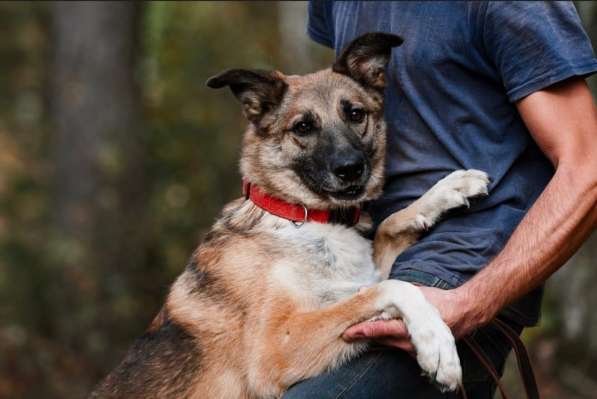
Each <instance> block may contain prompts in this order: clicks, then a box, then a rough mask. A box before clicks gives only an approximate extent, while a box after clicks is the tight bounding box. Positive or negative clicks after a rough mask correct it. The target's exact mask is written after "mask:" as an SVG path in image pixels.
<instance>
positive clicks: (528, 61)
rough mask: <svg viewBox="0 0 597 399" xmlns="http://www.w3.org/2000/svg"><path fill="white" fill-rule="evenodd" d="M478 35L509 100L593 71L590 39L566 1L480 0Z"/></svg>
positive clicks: (596, 69) (594, 66)
mask: <svg viewBox="0 0 597 399" xmlns="http://www.w3.org/2000/svg"><path fill="white" fill-rule="evenodd" d="M485 5H486V7H485V15H484V20H483V29H482V39H483V44H484V48H485V51H486V54H487V55H488V57H489V58H490V59H491V61H492V62H493V63H494V64H495V67H496V68H497V71H498V74H499V75H500V77H501V79H502V81H503V84H504V87H505V88H506V91H507V94H508V97H509V99H510V101H512V102H515V101H517V100H520V99H521V98H523V97H525V96H527V95H529V94H531V93H533V92H535V91H538V90H541V89H543V88H546V87H548V86H550V85H552V84H554V83H558V82H561V81H563V80H565V79H568V78H571V77H573V76H587V75H590V74H592V73H594V72H595V71H597V61H596V60H595V55H594V53H593V48H592V46H591V42H590V40H589V38H588V36H587V34H586V33H585V31H584V30H583V27H582V24H581V21H580V18H579V16H578V13H577V12H576V9H575V8H574V5H573V4H572V2H562V1H549V2H547V1H546V2H543V1H529V2H527V1H513V2H501V1H496V2H488V3H486V4H485Z"/></svg>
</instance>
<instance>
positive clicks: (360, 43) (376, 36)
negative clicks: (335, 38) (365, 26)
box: [332, 32, 403, 91]
mask: <svg viewBox="0 0 597 399" xmlns="http://www.w3.org/2000/svg"><path fill="white" fill-rule="evenodd" d="M402 42H403V40H402V38H401V37H400V36H397V35H394V34H391V33H383V32H374V33H366V34H364V35H361V36H359V37H357V38H356V39H354V40H353V41H352V42H350V44H349V45H348V46H346V48H345V49H344V50H343V51H342V53H341V54H340V55H339V56H338V59H337V60H336V62H335V63H334V65H332V70H333V71H334V72H337V73H341V74H343V75H346V76H349V77H351V78H352V79H354V80H356V81H357V82H359V83H361V84H362V85H364V86H365V87H369V88H373V89H375V90H379V91H383V89H384V87H385V84H386V79H385V74H386V67H387V65H388V62H390V57H391V55H392V48H394V47H398V46H400V45H401V44H402Z"/></svg>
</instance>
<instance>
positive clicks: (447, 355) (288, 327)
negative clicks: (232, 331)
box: [249, 280, 461, 396]
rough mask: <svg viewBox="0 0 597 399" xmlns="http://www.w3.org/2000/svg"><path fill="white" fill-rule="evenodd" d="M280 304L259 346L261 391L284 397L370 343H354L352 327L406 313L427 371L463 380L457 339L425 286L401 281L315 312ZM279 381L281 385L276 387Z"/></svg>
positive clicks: (447, 380) (449, 383)
mask: <svg viewBox="0 0 597 399" xmlns="http://www.w3.org/2000/svg"><path fill="white" fill-rule="evenodd" d="M291 306H293V305H291V304H288V305H286V306H285V305H282V304H280V303H278V304H275V305H274V306H272V307H271V308H270V310H273V309H274V308H275V309H276V310H275V311H276V312H277V314H274V312H272V313H271V315H270V316H268V318H269V319H268V320H267V321H266V324H265V325H264V326H265V328H264V335H263V336H260V337H258V339H257V342H258V343H257V344H255V345H254V346H253V350H254V352H253V353H254V356H252V358H253V359H254V362H253V364H252V367H250V369H251V371H252V373H250V375H249V376H250V378H249V380H250V381H251V382H252V385H253V390H254V391H255V392H257V393H258V396H259V395H264V394H265V395H264V396H267V395H272V396H275V395H278V394H279V393H280V392H282V391H283V390H285V389H286V388H288V386H290V385H291V384H293V383H295V382H298V381H300V380H303V379H306V378H309V377H313V376H315V375H318V374H320V373H322V372H324V371H326V370H328V369H330V368H334V367H336V366H338V365H339V364H341V363H342V362H343V361H346V360H347V359H349V358H351V357H354V356H355V355H356V354H358V353H359V352H360V351H362V350H364V349H365V348H366V346H365V344H364V343H362V342H361V343H356V344H348V343H346V342H344V341H343V340H342V337H341V336H342V333H343V332H344V331H345V330H346V329H347V328H348V327H350V326H351V325H353V324H356V323H358V322H361V321H364V320H367V319H370V318H372V317H374V316H376V315H378V314H381V313H386V314H387V315H389V316H390V317H402V318H403V319H404V321H405V323H406V325H407V327H408V330H409V332H410V334H411V337H412V342H413V344H414V346H415V348H416V349H417V360H418V362H419V364H420V366H421V368H422V369H423V371H424V372H425V373H426V374H428V375H430V376H431V377H432V378H433V379H434V380H435V381H437V382H438V383H440V384H441V385H442V386H444V387H446V388H448V389H452V390H453V389H455V388H456V387H457V386H458V384H459V383H460V380H461V369H460V362H459V360H458V354H457V352H456V346H455V343H454V338H453V337H452V334H451V333H450V330H449V328H448V327H447V326H446V325H445V324H444V323H443V321H442V320H441V318H440V316H439V313H438V312H437V310H436V309H435V308H434V307H433V306H432V305H430V304H429V303H428V302H427V301H426V300H425V298H424V297H423V294H422V293H421V292H420V290H419V289H418V288H416V287H414V286H413V285H411V284H409V283H406V282H402V281H396V280H387V281H383V282H381V283H380V284H378V285H376V286H374V287H370V288H367V289H364V290H362V291H361V292H359V293H358V294H355V295H354V296H353V297H351V298H348V299H346V300H343V301H341V302H338V303H336V304H334V305H332V306H329V307H327V308H323V309H319V310H316V311H311V312H300V311H297V310H293V309H292V308H291ZM271 384H275V385H271Z"/></svg>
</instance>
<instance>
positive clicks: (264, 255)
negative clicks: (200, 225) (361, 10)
mask: <svg viewBox="0 0 597 399" xmlns="http://www.w3.org/2000/svg"><path fill="white" fill-rule="evenodd" d="M401 42H402V40H401V39H400V38H399V37H397V36H394V35H389V34H382V33H371V34H366V35H364V36H361V37H359V38H358V39H356V40H355V41H353V42H352V43H351V44H350V45H349V46H348V47H347V48H346V50H345V51H344V52H343V53H342V55H341V56H340V57H339V58H338V59H337V61H336V62H335V63H334V65H333V66H332V68H330V69H326V70H323V71H320V72H316V73H313V74H309V75H305V76H285V75H283V74H282V73H280V72H277V71H276V72H263V71H249V70H238V69H235V70H228V71H226V72H223V73H222V74H220V75H218V76H215V77H213V78H211V79H210V80H209V81H208V82H207V84H208V86H210V87H213V88H220V87H225V86H228V87H230V89H231V90H232V92H233V93H234V95H235V96H236V97H237V98H238V99H239V100H240V102H241V103H242V108H243V111H244V114H245V115H246V117H247V118H248V120H249V122H250V123H249V126H248V129H247V131H246V133H245V137H244V146H243V151H242V158H241V162H240V165H241V171H242V175H243V177H244V178H245V179H246V180H247V181H249V182H251V183H252V184H253V185H255V186H258V187H260V189H261V190H262V191H264V192H266V193H267V194H269V195H270V196H272V197H276V198H278V199H281V200H283V201H285V202H288V203H292V204H301V205H302V206H304V207H305V209H317V210H322V209H323V210H325V209H346V208H350V207H355V206H359V205H360V204H362V203H363V202H364V201H367V200H371V199H373V198H375V197H376V196H378V195H379V194H380V192H381V189H382V183H383V168H384V152H385V134H386V132H385V124H384V119H383V89H384V82H385V79H384V74H385V68H386V65H387V63H388V60H389V58H390V54H391V51H392V48H393V47H396V46H398V45H400V44H401ZM487 183H488V180H487V176H486V175H485V173H483V172H479V171H475V170H469V171H456V172H453V173H452V174H450V175H448V176H447V177H446V178H444V179H443V180H441V181H440V182H438V183H437V184H436V185H435V186H434V187H432V188H431V190H430V191H428V192H427V193H426V194H425V195H424V196H422V197H421V198H420V199H418V200H417V201H415V202H414V203H413V204H412V205H410V206H409V207H407V208H406V209H404V210H402V211H400V212H397V213H395V214H393V215H392V216H390V217H389V218H388V219H386V220H385V221H384V222H383V223H382V224H381V226H380V228H379V229H378V231H377V233H376V237H375V240H374V245H373V246H372V244H371V241H369V240H367V239H366V238H364V237H363V236H362V235H361V234H359V230H358V229H357V228H351V227H347V226H346V225H344V224H340V223H336V224H334V223H328V224H324V223H316V222H305V223H303V224H296V223H291V222H290V221H288V220H286V219H284V218H281V217H278V216H274V215H273V214H271V213H268V212H266V211H264V210H263V209H261V208H260V207H258V206H256V205H255V203H253V202H252V201H251V200H250V199H245V198H241V199H238V200H236V201H233V202H232V203H230V204H228V205H227V206H226V207H225V208H224V210H223V214H222V216H221V218H220V219H219V220H218V221H217V222H216V224H215V225H214V227H213V229H212V230H211V232H210V233H209V234H207V236H206V237H205V239H204V241H203V243H202V244H201V245H200V246H199V248H198V249H197V250H196V252H195V254H194V255H193V257H192V259H191V262H190V263H189V265H188V266H187V267H186V269H185V271H184V272H183V273H182V275H180V277H178V279H177V280H176V282H175V283H174V284H173V286H172V288H171V290H170V293H169V295H168V298H167V301H166V304H165V305H164V307H163V309H162V311H161V312H160V314H159V315H158V317H156V319H155V320H154V322H153V323H152V325H151V326H150V328H149V329H148V331H147V332H146V333H145V335H143V336H142V337H141V338H140V339H139V340H137V341H136V343H135V344H134V345H133V347H132V348H131V349H130V351H129V353H128V354H127V356H126V358H125V359H124V360H123V361H122V363H121V364H120V365H119V366H118V367H117V368H116V369H115V370H114V371H113V372H112V373H111V374H110V375H109V376H108V377H107V378H106V379H105V381H104V382H103V383H101V384H100V386H99V387H98V388H97V390H96V391H95V392H94V393H93V394H92V395H91V397H92V398H196V399H205V398H210V399H211V398H225V399H228V398H276V397H280V396H281V395H282V393H283V392H284V391H285V390H286V389H287V388H288V387H289V386H290V385H292V384H294V383H296V382H298V381H300V380H303V379H306V378H309V377H313V376H315V375H318V374H320V373H322V372H324V371H326V370H329V369H332V368H334V367H336V366H338V365H340V364H341V363H342V362H345V361H347V360H348V359H350V358H352V357H354V356H357V355H358V354H359V353H361V352H363V351H364V350H365V349H366V348H367V343H365V342H357V343H346V342H344V341H343V340H342V338H341V336H342V333H343V332H344V331H345V330H346V329H347V328H348V327H350V326H351V325H353V324H355V323H358V322H361V321H364V320H368V319H372V318H376V317H384V318H391V317H401V318H402V319H404V321H405V323H406V325H407V327H408V330H409V333H410V335H411V337H412V341H413V343H414V345H415V347H416V350H417V360H418V362H419V364H420V366H421V368H422V370H423V371H424V372H425V373H426V374H428V375H430V376H431V377H432V378H433V379H434V380H435V381H437V382H438V383H439V384H441V385H443V386H444V387H445V388H447V389H455V388H456V387H457V386H458V384H459V383H460V379H461V368H460V363H459V359H458V355H457V352H456V348H455V344H454V339H453V337H452V335H451V333H450V330H449V329H448V327H447V326H446V325H445V324H444V323H443V322H442V320H441V318H440V316H439V313H438V312H437V310H436V309H435V308H434V307H433V306H432V305H430V304H429V303H428V302H427V301H426V300H425V298H424V297H423V295H422V294H421V292H420V291H419V289H418V288H416V287H414V286H413V285H411V284H409V283H406V282H401V281H394V280H386V278H387V276H388V273H389V268H390V266H391V264H392V262H393V259H394V258H395V257H396V256H397V255H398V254H399V253H400V252H401V251H402V250H403V249H405V248H406V247H407V246H408V245H410V244H412V243H413V242H414V241H415V240H416V239H417V237H418V235H419V233H420V232H422V231H424V230H425V229H427V228H429V227H430V226H432V225H433V224H434V223H435V222H436V221H437V220H438V218H439V217H440V215H441V214H442V213H443V212H445V211H446V210H448V209H451V208H455V207H459V206H462V205H465V204H467V198H469V197H473V196H476V195H480V194H485V193H486V192H487V191H486V187H487Z"/></svg>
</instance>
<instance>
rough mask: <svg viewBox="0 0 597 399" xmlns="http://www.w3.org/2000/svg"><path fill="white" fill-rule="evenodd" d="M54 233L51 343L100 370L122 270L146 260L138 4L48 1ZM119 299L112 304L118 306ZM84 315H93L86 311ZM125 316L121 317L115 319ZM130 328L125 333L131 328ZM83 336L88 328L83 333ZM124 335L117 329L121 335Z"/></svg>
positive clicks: (123, 283) (123, 281)
mask: <svg viewBox="0 0 597 399" xmlns="http://www.w3.org/2000/svg"><path fill="white" fill-rule="evenodd" d="M50 7H51V18H52V24H53V41H54V43H53V44H54V45H53V46H52V49H53V53H52V71H51V79H52V81H51V94H50V99H49V103H50V106H51V113H52V117H53V120H54V123H55V126H54V127H55V134H54V137H53V140H52V142H51V145H52V147H53V148H52V151H53V152H52V153H53V161H54V162H53V164H54V165H55V170H54V175H53V183H52V187H51V188H52V190H53V193H54V195H53V198H54V199H55V202H54V203H53V206H52V220H51V223H52V227H53V229H54V231H55V233H56V234H55V236H56V237H59V238H58V239H56V240H55V241H53V242H51V243H49V247H50V253H51V254H53V262H54V264H55V265H56V279H55V281H54V290H55V293H54V294H55V296H56V298H57V301H56V302H57V303H58V305H57V307H56V309H54V314H53V315H52V316H51V325H52V328H53V330H54V331H53V333H54V334H55V335H56V337H57V339H60V340H61V341H63V342H64V344H65V345H67V346H70V347H71V348H72V349H74V350H75V351H82V353H84V354H85V355H86V357H87V358H91V359H99V360H98V363H99V364H97V365H96V366H97V367H99V368H101V367H102V366H101V363H102V359H104V358H105V356H106V355H105V353H106V349H107V348H106V347H107V346H109V343H108V338H107V336H108V335H107V334H106V333H107V331H108V329H109V328H110V329H111V334H110V335H111V336H112V337H115V336H118V327H116V330H117V331H116V334H115V331H114V328H115V327H114V326H120V325H125V324H127V323H122V322H121V323H115V322H110V319H111V318H112V317H114V319H118V318H119V317H118V313H119V312H120V316H122V315H123V314H124V315H125V316H126V313H127V312H128V313H132V312H133V311H134V309H131V308H130V306H128V307H127V306H126V305H127V302H126V301H125V300H126V293H127V285H128V284H129V281H128V280H129V279H127V271H128V274H129V275H132V273H131V272H130V271H131V270H133V269H135V268H138V267H139V266H140V265H142V264H143V254H144V242H145V233H144V231H145V228H144V223H143V220H144V219H145V217H144V211H145V206H144V204H145V200H146V191H147V187H146V179H145V176H144V170H145V165H144V163H145V159H144V154H145V151H144V148H143V147H144V146H143V137H142V128H141V111H140V100H139V90H138V86H137V84H136V81H135V68H136V61H137V53H138V48H139V46H138V38H139V35H138V25H139V20H140V5H139V3H137V2H56V3H52V5H51V6H50ZM117 302H118V303H117ZM90 310H91V311H90ZM120 319H122V317H120ZM129 328H130V327H129ZM80 331H93V333H92V334H91V335H90V336H80ZM122 333H124V332H122Z"/></svg>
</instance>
